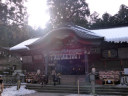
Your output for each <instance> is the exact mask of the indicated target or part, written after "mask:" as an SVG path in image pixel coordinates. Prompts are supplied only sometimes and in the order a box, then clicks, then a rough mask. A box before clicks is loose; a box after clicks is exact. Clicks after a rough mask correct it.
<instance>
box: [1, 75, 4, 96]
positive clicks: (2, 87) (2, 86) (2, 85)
mask: <svg viewBox="0 0 128 96" xmlns="http://www.w3.org/2000/svg"><path fill="white" fill-rule="evenodd" d="M3 89H4V84H3V79H2V77H1V76H0V96H1V94H2V92H3Z"/></svg>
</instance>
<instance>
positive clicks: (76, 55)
mask: <svg viewBox="0 0 128 96" xmlns="http://www.w3.org/2000/svg"><path fill="white" fill-rule="evenodd" d="M115 29H116V28H115ZM106 30H107V29H106ZM106 30H105V29H102V30H88V29H86V28H83V27H80V26H77V25H73V24H69V25H68V24H67V25H66V24H63V25H60V26H58V27H56V28H54V29H53V30H51V31H50V32H48V33H47V34H45V35H44V36H40V37H38V38H32V39H29V40H26V41H24V42H22V43H20V44H18V45H15V46H13V47H11V48H10V52H11V53H13V54H17V55H19V56H20V57H22V70H24V71H26V72H37V70H40V71H41V73H43V74H48V75H50V74H51V72H52V70H56V72H57V73H61V74H62V75H63V76H67V78H70V77H72V78H75V77H73V76H77V78H79V79H81V81H83V82H84V81H85V75H87V74H88V73H90V72H91V69H92V67H95V68H96V71H97V72H101V71H123V68H125V67H128V64H127V62H128V55H124V54H123V53H125V52H126V53H128V51H127V47H128V44H127V41H122V42H120V41H117V40H118V38H116V39H113V40H112V38H113V37H112V38H107V35H106V34H102V32H106ZM101 31H102V32H101ZM107 31H108V30H107ZM114 32H115V31H114ZM106 33H107V32H106ZM109 35H110V36H111V34H109ZM108 37H109V36H108ZM119 40H120V39H119ZM125 40H126V39H125ZM115 41H116V42H115ZM68 76H69V77H68ZM103 78H104V77H101V78H100V79H103ZM105 78H107V77H105ZM73 80H74V79H72V80H71V81H72V82H73ZM75 80H76V79H75ZM69 82H70V81H69ZM74 82H76V81H74Z"/></svg>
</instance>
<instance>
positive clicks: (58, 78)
mask: <svg viewBox="0 0 128 96" xmlns="http://www.w3.org/2000/svg"><path fill="white" fill-rule="evenodd" d="M60 79H61V74H60V73H58V74H57V81H58V84H60Z"/></svg>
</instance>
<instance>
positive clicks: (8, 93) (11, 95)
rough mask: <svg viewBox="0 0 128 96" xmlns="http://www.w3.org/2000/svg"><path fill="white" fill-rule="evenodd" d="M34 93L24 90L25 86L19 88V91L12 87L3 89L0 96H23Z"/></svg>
mask: <svg viewBox="0 0 128 96" xmlns="http://www.w3.org/2000/svg"><path fill="white" fill-rule="evenodd" d="M35 92H36V91H34V90H28V89H25V85H24V86H21V88H20V89H19V90H17V86H12V87H9V88H5V89H4V91H3V93H2V96H21V95H25V94H31V93H35Z"/></svg>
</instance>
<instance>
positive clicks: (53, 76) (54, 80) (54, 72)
mask: <svg viewBox="0 0 128 96" xmlns="http://www.w3.org/2000/svg"><path fill="white" fill-rule="evenodd" d="M51 75H52V78H53V84H54V86H56V81H57V76H56V71H55V70H52V74H51Z"/></svg>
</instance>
